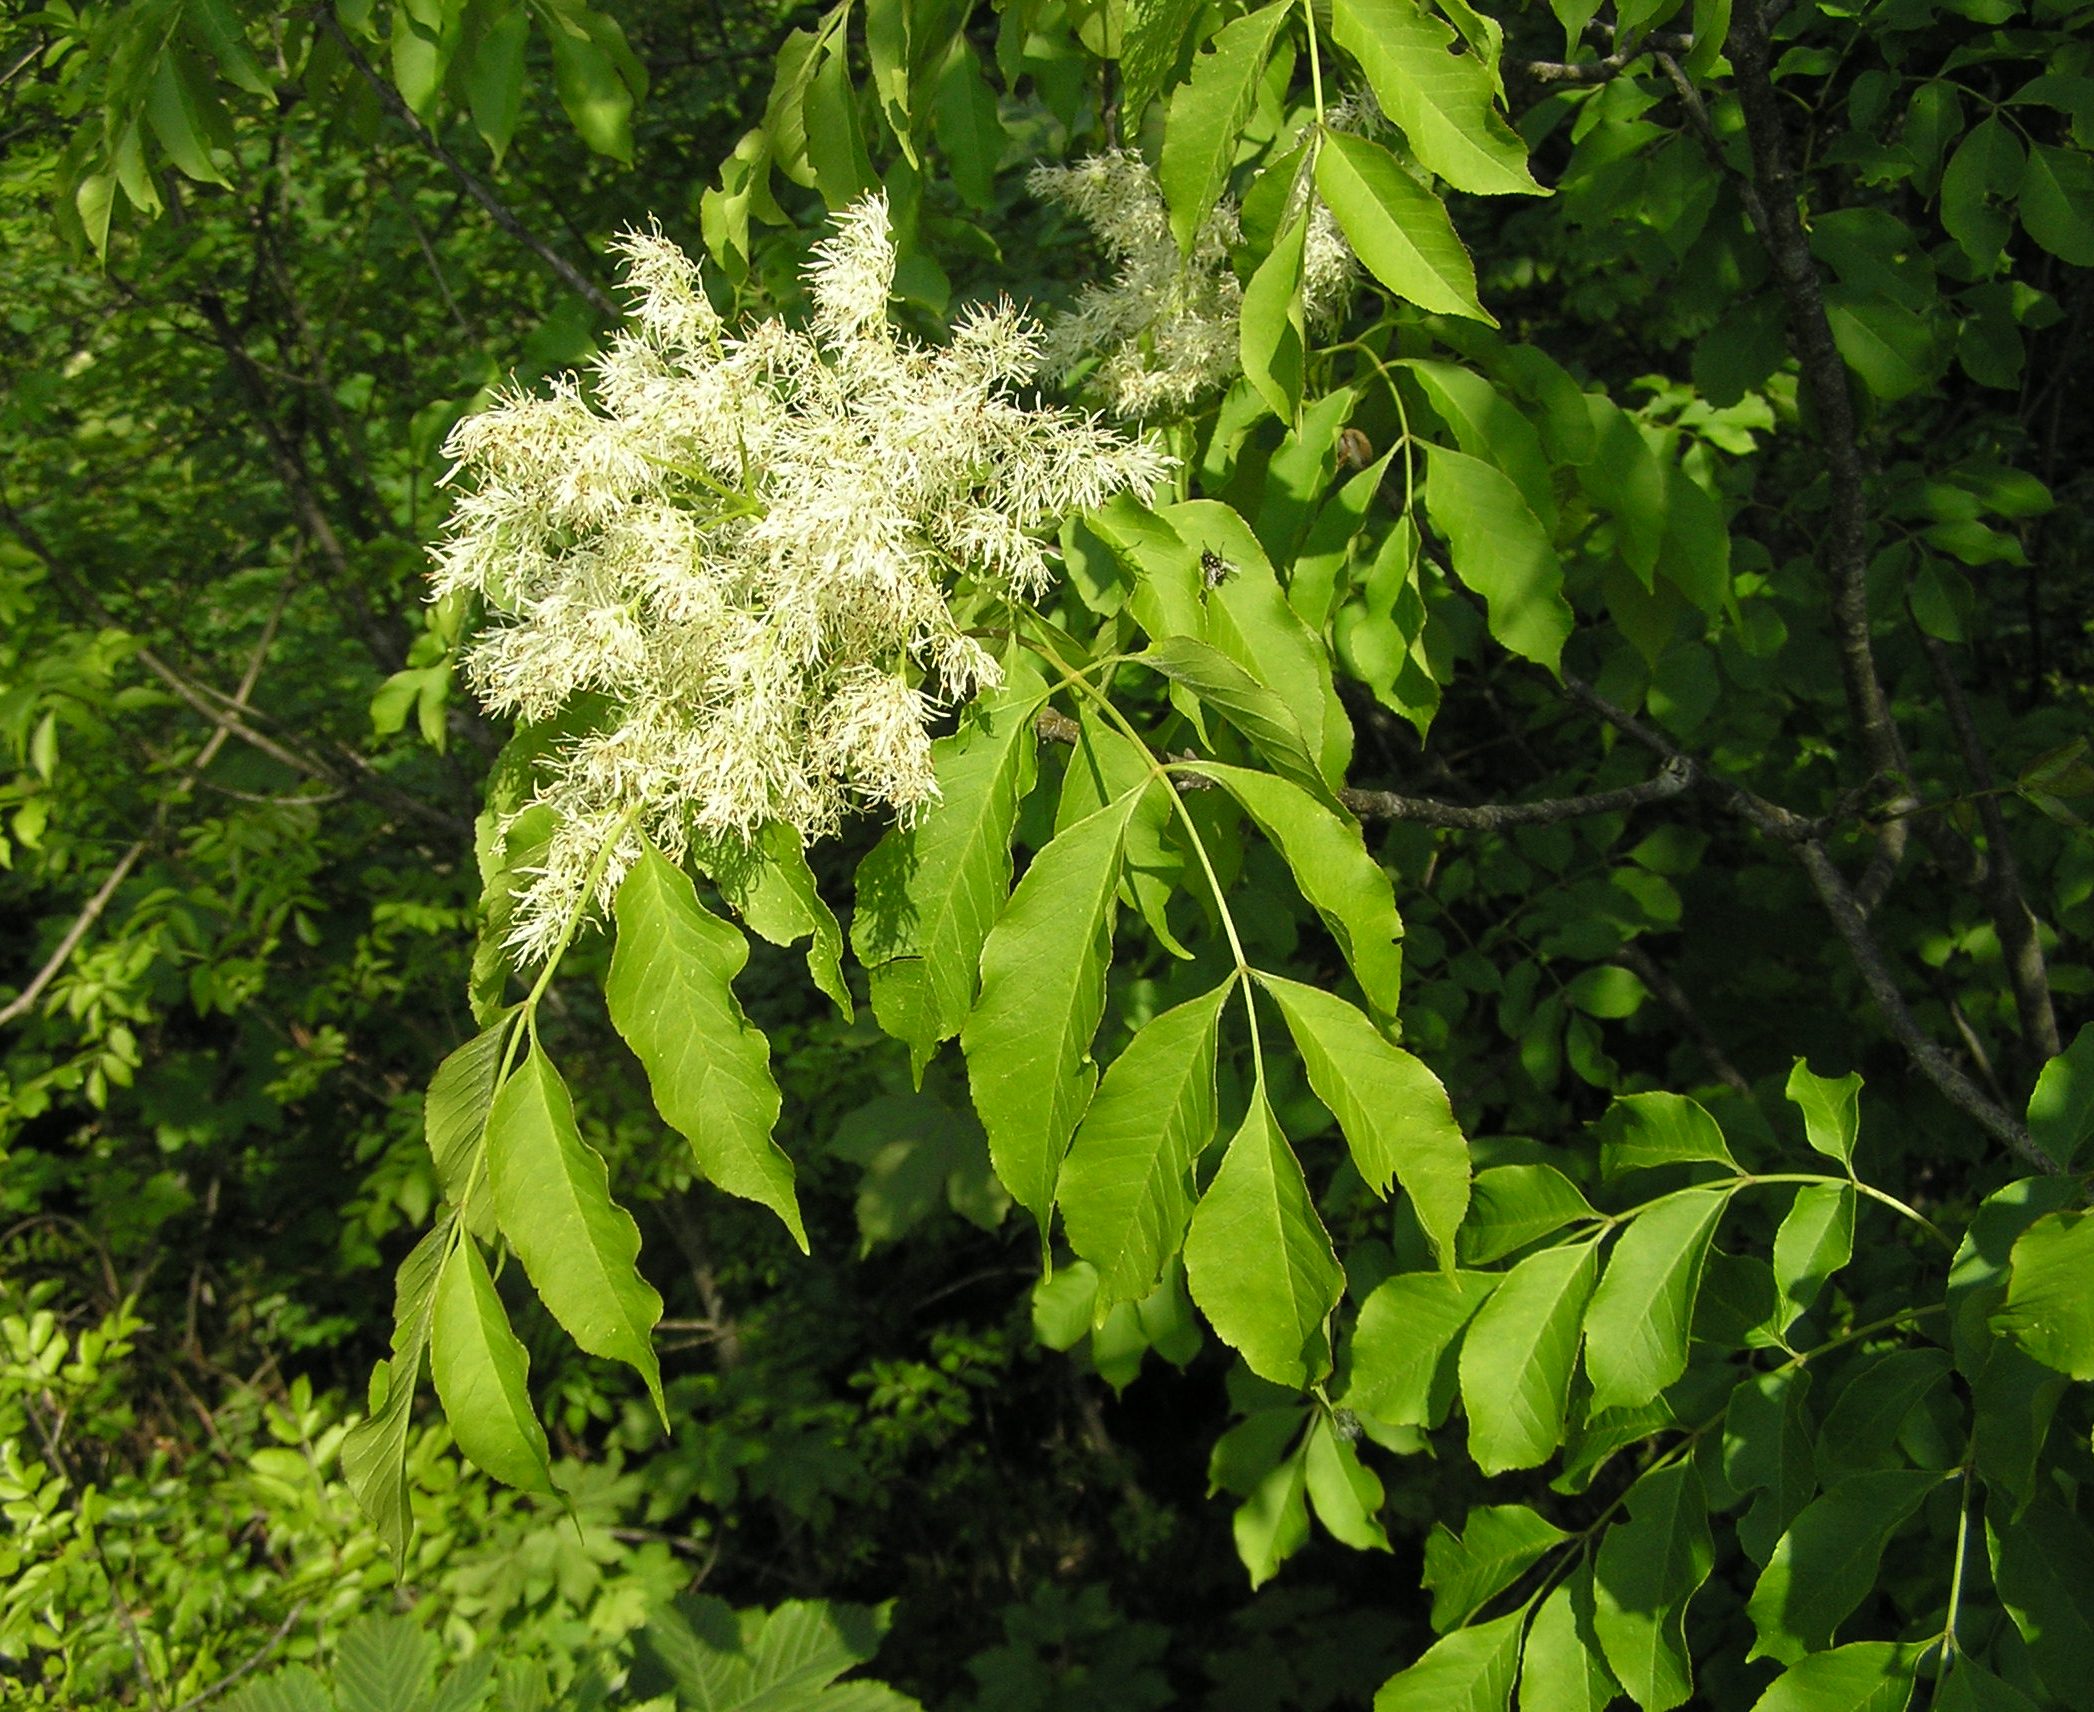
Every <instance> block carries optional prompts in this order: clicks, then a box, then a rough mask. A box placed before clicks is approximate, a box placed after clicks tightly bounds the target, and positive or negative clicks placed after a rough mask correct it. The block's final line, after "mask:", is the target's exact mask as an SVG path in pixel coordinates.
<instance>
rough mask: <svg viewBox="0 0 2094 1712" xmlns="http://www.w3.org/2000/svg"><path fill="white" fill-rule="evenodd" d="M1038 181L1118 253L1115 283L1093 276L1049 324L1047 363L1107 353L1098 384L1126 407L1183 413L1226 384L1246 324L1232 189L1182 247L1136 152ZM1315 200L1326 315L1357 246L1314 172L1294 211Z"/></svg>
mask: <svg viewBox="0 0 2094 1712" xmlns="http://www.w3.org/2000/svg"><path fill="white" fill-rule="evenodd" d="M1027 182H1028V184H1029V186H1030V188H1031V190H1032V193H1033V194H1034V195H1035V196H1039V197H1044V198H1046V199H1047V200H1048V201H1051V202H1059V203H1060V204H1061V205H1062V206H1063V207H1065V208H1067V209H1068V210H1069V211H1070V212H1071V213H1073V214H1075V215H1077V216H1078V217H1079V218H1081V219H1082V220H1083V222H1084V223H1085V224H1086V225H1088V226H1089V227H1090V228H1091V231H1092V232H1093V234H1094V235H1095V236H1096V237H1097V240H1098V244H1099V247H1100V248H1102V249H1103V250H1104V251H1105V253H1106V255H1107V256H1109V257H1110V258H1111V259H1112V261H1113V262H1114V263H1115V264H1116V272H1115V273H1114V275H1113V278H1112V280H1111V281H1110V282H1109V283H1108V284H1105V285H1091V286H1086V287H1085V288H1084V290H1083V291H1082V292H1080V293H1079V294H1078V296H1077V299H1076V303H1075V306H1074V307H1073V308H1072V309H1070V311H1069V312H1068V313H1067V314H1065V315H1062V316H1060V317H1058V318H1057V319H1056V320H1055V321H1054V322H1053V323H1052V324H1051V325H1050V326H1049V328H1048V330H1047V338H1046V343H1045V346H1044V348H1043V352H1042V355H1043V359H1044V362H1045V365H1046V367H1047V369H1048V371H1049V372H1050V373H1052V374H1054V375H1056V376H1058V377H1060V378H1061V379H1063V380H1067V379H1068V378H1069V377H1070V376H1071V375H1073V374H1074V373H1075V371H1076V370H1077V369H1079V368H1080V367H1081V366H1082V365H1083V364H1084V363H1085V362H1087V361H1090V360H1091V359H1093V358H1095V359H1097V368H1096V370H1095V371H1094V372H1093V373H1092V375H1091V377H1090V382H1091V385H1092V386H1093V387H1095V388H1096V390H1097V392H1098V395H1099V396H1100V397H1101V398H1103V399H1104V401H1105V404H1106V408H1107V409H1108V410H1110V411H1111V412H1112V414H1113V415H1115V416H1119V417H1137V416H1149V415H1155V414H1164V415H1170V414H1175V413H1179V412H1183V411H1186V410H1189V409H1191V408H1192V406H1193V405H1194V404H1196V403H1197V402H1198V401H1199V400H1200V399H1201V398H1202V397H1203V396H1205V395H1206V394H1208V393H1210V392H1216V391H1219V390H1220V389H1221V388H1222V387H1225V386H1227V385H1228V384H1229V382H1230V380H1231V379H1232V378H1233V377H1234V376H1235V374H1236V372H1237V370H1238V368H1239V366H1240V355H1239V352H1240V340H1241V336H1242V323H1243V287H1242V285H1241V283H1240V282H1239V281H1238V280H1237V278H1236V275H1235V272H1234V271H1233V270H1232V269H1231V268H1230V266H1229V250H1230V247H1231V246H1232V245H1233V244H1235V243H1236V242H1238V240H1239V239H1240V238H1241V236H1242V230H1241V224H1240V216H1239V213H1238V210H1237V206H1236V204H1235V202H1234V201H1232V200H1231V199H1230V198H1228V197H1226V196H1224V197H1223V198H1221V200H1220V201H1219V202H1217V203H1216V204H1215V207H1214V211H1213V212H1212V213H1211V214H1209V215H1208V216H1207V219H1206V221H1205V223H1204V224H1203V225H1202V226H1201V227H1200V230H1199V231H1198V233H1197V234H1195V236H1194V239H1193V246H1192V254H1191V255H1190V256H1181V255H1180V254H1179V252H1178V244H1177V240H1176V239H1175V238H1173V237H1172V236H1171V224H1170V212H1169V210H1168V208H1167V207H1166V206H1165V204H1164V200H1163V191H1162V189H1161V188H1160V187H1159V186H1158V184H1157V182H1156V175H1155V174H1154V173H1153V172H1151V171H1150V169H1149V166H1148V163H1147V162H1146V161H1144V160H1143V159H1142V158H1141V156H1139V155H1137V154H1134V153H1132V152H1130V151H1128V150H1126V149H1109V150H1107V151H1106V152H1105V153H1103V154H1096V155H1090V156H1087V157H1086V158H1085V159H1083V160H1080V161H1078V162H1076V163H1075V164H1074V165H1073V166H1043V167H1036V168H1034V169H1033V172H1032V175H1031V177H1030V178H1029V179H1028V181H1027ZM1304 200H1306V201H1308V203H1309V230H1308V239H1307V244H1306V247H1305V250H1304V254H1303V261H1302V300H1303V306H1304V308H1305V310H1306V312H1307V315H1308V318H1309V321H1310V322H1311V324H1312V325H1316V324H1323V323H1327V322H1329V321H1331V320H1333V319H1335V318H1336V316H1337V315H1338V314H1339V313H1340V312H1341V311H1342V310H1343V308H1344V304H1345V299H1346V295H1347V293H1348V292H1349V291H1350V289H1351V286H1352V274H1353V257H1352V251H1351V249H1350V248H1349V247H1348V246H1347V244H1346V242H1345V239H1344V237H1343V235H1342V234H1341V233H1340V232H1339V230H1338V224H1337V222H1336V221H1335V220H1334V219H1332V218H1331V213H1330V210H1329V209H1327V208H1325V207H1324V206H1323V204H1322V202H1320V201H1318V200H1316V199H1315V195H1314V191H1313V189H1312V188H1311V186H1310V185H1309V182H1308V178H1307V174H1306V173H1304V174H1303V176H1302V178H1301V179H1300V180H1299V181H1298V182H1297V183H1296V184H1295V186H1294V187H1293V190H1292V192H1291V196H1290V201H1289V203H1288V208H1287V216H1286V217H1287V218H1288V219H1289V220H1291V219H1292V218H1293V217H1294V215H1295V214H1296V213H1297V212H1299V210H1300V209H1301V207H1302V204H1303V202H1304Z"/></svg>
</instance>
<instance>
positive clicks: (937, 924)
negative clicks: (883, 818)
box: [851, 664, 1047, 1077]
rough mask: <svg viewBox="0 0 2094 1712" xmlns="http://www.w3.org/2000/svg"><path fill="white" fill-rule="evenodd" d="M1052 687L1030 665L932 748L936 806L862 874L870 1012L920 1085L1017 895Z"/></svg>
mask: <svg viewBox="0 0 2094 1712" xmlns="http://www.w3.org/2000/svg"><path fill="white" fill-rule="evenodd" d="M1046 695H1047V690H1046V686H1045V685H1044V684H1043V683H1042V682H1041V681H1040V678H1039V675H1038V673H1037V672H1035V671H1034V670H1033V669H1032V667H1031V666H1030V664H1024V665H1019V666H1015V667H1013V668H1012V669H1011V671H1010V673H1009V675H1008V678H1007V680H1006V682H1005V684H1004V687H1003V688H1002V689H1001V690H999V691H997V692H996V693H995V694H993V695H990V696H985V697H984V698H983V699H982V700H981V701H979V702H977V703H976V704H975V717H974V718H973V719H972V720H971V721H970V722H969V723H967V724H966V725H964V726H963V727H962V728H961V730H960V731H959V732H958V733H957V734H956V735H954V736H951V737H943V738H940V739H939V740H938V741H937V742H936V743H934V744H933V745H932V746H931V758H932V762H933V764H934V765H935V767H936V768H937V774H938V790H939V796H940V800H939V803H938V806H937V807H936V808H934V809H932V810H931V812H930V813H929V814H927V815H925V816H924V818H923V819H922V820H921V821H919V822H918V823H917V824H916V825H915V826H913V827H906V828H905V827H901V826H895V827H891V828H889V829H888V831H887V833H886V835H885V836H884V837H883V838H882V839H881V840H880V842H879V843H878V844H876V845H874V846H873V849H872V853H871V854H870V855H868V856H867V857H866V858H865V860H864V861H863V862H861V863H860V864H859V865H858V881H857V907H856V909H855V910H854V911H853V913H852V916H851V949H852V951H853V952H854V953H855V954H856V956H857V958H858V961H859V962H860V963H862V964H864V965H865V967H866V970H867V972H868V975H869V976H870V979H871V985H872V1006H873V1015H874V1017H875V1018H876V1019H877V1020H878V1022H879V1024H880V1026H881V1027H882V1028H883V1029H885V1030H886V1031H887V1032H888V1033H889V1034H891V1035H893V1036H894V1037H895V1038H896V1039H897V1040H901V1041H905V1042H906V1043H907V1044H908V1047H909V1054H910V1058H911V1060H912V1062H913V1063H914V1065H915V1067H916V1072H917V1075H918V1076H919V1077H921V1075H922V1073H923V1066H924V1065H925V1064H926V1063H928V1062H929V1060H930V1056H931V1054H932V1053H933V1052H935V1051H936V1050H937V1049H938V1044H939V1042H940V1041H944V1040H950V1039H951V1038H952V1037H953V1036H954V1035H956V1034H958V1033H959V1032H960V1025H961V1024H962V1023H963V1022H965V1021H966V1018H967V1011H968V1007H969V1006H970V1005H972V1004H973V1002H974V986H975V971H976V969H977V967H978V966H979V964H980V962H981V953H982V942H983V941H984V940H985V939H987V938H988V936H989V929H990V927H991V925H992V924H993V923H994V922H995V920H996V915H997V912H998V911H999V910H1000V909H1002V908H1003V905H1004V901H1005V900H1006V899H1007V898H1008V897H1009V896H1010V894H1011V831H1012V828H1013V827H1014V826H1015V825H1016V824H1017V820H1018V804H1019V802H1020V801H1021V800H1023V798H1024V796H1025V793H1026V792H1027V791H1029V790H1030V789H1031V788H1032V781H1033V752H1034V741H1035V740H1034V734H1033V715H1034V713H1036V712H1037V711H1038V709H1039V705H1040V703H1041V702H1042V701H1044V700H1045V699H1046Z"/></svg>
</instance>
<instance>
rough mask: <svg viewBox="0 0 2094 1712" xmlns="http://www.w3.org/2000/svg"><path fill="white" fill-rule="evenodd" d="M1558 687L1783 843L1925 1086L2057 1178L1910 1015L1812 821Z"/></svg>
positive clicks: (1587, 694)
mask: <svg viewBox="0 0 2094 1712" xmlns="http://www.w3.org/2000/svg"><path fill="white" fill-rule="evenodd" d="M1563 687H1564V688H1565V689H1566V690H1567V691H1569V693H1570V695H1571V698H1572V699H1573V700H1575V701H1577V702H1579V703H1580V704H1581V705H1583V706H1584V707H1586V708H1588V709H1589V710H1591V711H1592V712H1593V713H1595V714H1597V715H1598V716H1599V717H1600V718H1601V719H1603V720H1605V721H1606V722H1607V723H1608V724H1609V725H1611V726H1613V727H1614V728H1615V729H1616V730H1617V731H1619V732H1621V733H1622V735H1623V736H1625V737H1628V738H1630V739H1632V740H1633V741H1634V742H1636V743H1638V744H1640V745H1641V746H1642V747H1644V748H1645V749H1648V750H1649V751H1651V753H1653V754H1655V755H1657V756H1659V757H1660V758H1661V759H1663V760H1664V761H1665V762H1666V763H1667V764H1668V765H1677V766H1681V767H1684V768H1686V769H1687V771H1688V775H1689V777H1690V778H1691V779H1692V780H1693V781H1694V783H1696V784H1697V785H1700V786H1702V787H1704V788H1705V789H1707V790H1708V792H1709V793H1710V794H1711V795H1712V796H1714V797H1715V798H1716V799H1717V800H1718V801H1719V802H1721V803H1723V804H1724V806H1725V807H1726V808H1728V809H1729V810H1730V811H1731V812H1732V813H1734V814H1736V815H1737V816H1738V817H1739V818H1740V819H1742V820H1744V821H1745V822H1746V823H1747V824H1748V825H1750V826H1752V827H1753V828H1754V829H1755V830H1757V831H1759V832H1761V833H1763V834H1765V835H1766V836H1767V837H1769V838H1772V839H1775V840H1777V841H1778V842H1780V843H1782V844H1785V845H1787V846H1788V847H1789V849H1790V850H1791V851H1792V852H1793V853H1794V854H1795V857H1796V860H1797V862H1798V863H1799V864H1800V865H1801V866H1802V869H1803V872H1804V874H1805V876H1806V877H1807V878H1808V879H1809V880H1810V883H1811V889H1812V890H1813V891H1815V892H1816V893H1817V894H1818V902H1819V903H1820V905H1822V906H1823V908H1824V910H1825V913H1826V915H1827V917H1828V918H1829V919H1830V920H1831V922H1832V925H1833V928H1834V930H1835V931H1836V932H1837V933H1838V934H1839V936H1840V938H1841V940H1842V941H1843V942H1844V943H1845V944H1846V947H1847V951H1848V954H1849V955H1850V956H1851V957H1852V958H1853V960H1854V966H1855V968H1856V970H1857V971H1858V972H1859V973H1860V975H1861V979H1862V984H1863V985H1864V986H1866V987H1867V988H1868V990H1869V996H1870V997H1871V998H1873V999H1874V1000H1875V1001H1876V1007H1877V1009H1878V1010H1880V1011H1881V1012H1882V1013H1883V1018H1884V1021H1885V1022H1887V1023H1888V1024H1889V1025H1890V1031H1891V1033H1892V1034H1893V1035H1895V1036H1896V1037H1897V1040H1898V1043H1899V1045H1901V1046H1903V1047H1904V1048H1905V1052H1906V1056H1907V1057H1909V1058H1910V1059H1911V1060H1912V1062H1913V1064H1914V1066H1915V1067H1916V1068H1917V1069H1918V1070H1919V1072H1920V1074H1921V1075H1923V1076H1925V1077H1926V1078H1927V1080H1928V1081H1930V1082H1932V1083H1933V1084H1934V1086H1935V1087H1936V1088H1937V1089H1938V1090H1939V1091H1940V1092H1941V1094H1942V1096H1943V1097H1944V1098H1945V1099H1947V1100H1948V1101H1949V1103H1950V1104H1951V1105H1953V1106H1955V1107H1956V1108H1957V1110H1959V1111H1961V1112H1963V1113H1964V1114H1965V1115H1966V1116H1967V1117H1969V1118H1970V1119H1972V1121H1974V1122H1975V1123H1977V1124H1978V1125H1979V1127H1980V1128H1982V1129H1983V1130H1984V1131H1985V1132H1986V1134H1988V1135H1990V1136H1991V1137H1992V1138H1993V1139H1994V1140H1996V1141H1998V1142H2000V1143H2001V1144H2002V1145H2004V1146H2005V1147H2007V1148H2008V1149H2009V1150H2010V1151H2011V1152H2013V1153H2014V1154H2016V1155H2017V1156H2018V1157H2019V1158H2021V1159H2022V1160H2023V1161H2024V1162H2026V1163H2027V1164H2028V1165H2029V1166H2031V1167H2032V1168H2034V1169H2035V1170H2038V1171H2042V1172H2046V1173H2055V1172H2056V1170H2057V1168H2058V1167H2057V1164H2056V1162H2055V1161H2054V1160H2052V1159H2051V1158H2050V1156H2049V1155H2047V1154H2046V1153H2045V1152H2044V1151H2043V1150H2042V1149H2041V1148H2040V1147H2038V1146H2037V1145H2036V1143H2035V1141H2034V1140H2033V1139H2032V1138H2031V1137H2030V1135H2029V1132H2028V1129H2027V1127H2026V1126H2025V1125H2023V1124H2022V1123H2021V1122H2019V1121H2018V1120H2017V1119H2016V1118H2015V1117H2014V1115H2013V1114H2012V1113H2011V1112H2009V1111H2008V1110H2006V1108H2005V1107H2003V1106H2002V1105H2000V1103H1999V1102H1998V1101H1996V1100H1994V1099H1993V1098H1992V1097H1991V1096H1990V1095H1989V1094H1987V1093H1986V1092H1985V1090H1984V1089H1982V1088H1980V1087H1979V1086H1978V1085H1977V1083H1976V1082H1974V1081H1973V1080H1972V1079H1971V1078H1970V1076H1969V1075H1968V1074H1966V1073H1965V1071H1964V1069H1963V1067H1962V1066H1961V1065H1959V1064H1958V1063H1957V1062H1956V1061H1955V1060H1954V1059H1953V1058H1951V1057H1950V1056H1949V1055H1948V1054H1947V1053H1946V1052H1944V1051H1943V1050H1942V1048H1941V1046H1940V1044H1939V1043H1938V1042H1937V1041H1935V1040H1934V1038H1933V1037H1932V1036H1931V1035H1929V1034H1928V1033H1927V1031H1926V1030H1925V1029H1924V1028H1922V1027H1921V1026H1920V1022H1919V1018H1917V1017H1916V1016H1914V1015H1913V1014H1912V1007H1911V1006H1910V1005H1909V1004H1907V1003H1906V1002H1905V995H1904V994H1903V992H1901V991H1900V990H1899V987H1898V981H1897V977H1896V975H1895V974H1894V973H1892V970H1891V966H1890V960H1889V958H1888V957H1887V956H1886V955H1885V954H1884V951H1883V947H1882V946H1881V945H1879V944H1878V943H1877V941H1876V937H1875V935H1874V934H1873V933H1872V932H1871V931H1870V928H1869V917H1868V911H1867V910H1866V909H1865V908H1863V906H1862V903H1861V900H1860V899H1859V898H1858V897H1857V896H1856V894H1855V891H1854V888H1853V887H1852V886H1850V885H1848V883H1847V878H1846V876H1845V875H1844V874H1842V873H1841V872H1840V869H1839V864H1838V863H1836V862H1834V861H1833V859H1832V857H1831V855H1830V854H1829V853H1828V852H1827V851H1826V849H1825V845H1824V841H1823V831H1822V827H1821V825H1820V823H1819V822H1817V821H1813V820H1809V819H1807V818H1805V817H1804V816H1802V815H1799V814H1796V813H1795V812H1793V811H1792V810H1790V809H1786V808H1783V807H1782V806H1781V805H1780V804H1779V803H1775V802H1770V801H1769V800H1768V799H1767V798H1765V797H1763V796H1761V795H1759V794H1758V793H1757V792H1756V791H1751V790H1748V789H1746V788H1745V787H1744V786H1743V785H1740V784H1738V783H1737V782H1735V781H1734V780H1730V779H1725V778H1723V777H1721V776H1720V775H1718V774H1715V773H1712V772H1710V771H1709V770H1708V768H1706V767H1705V766H1703V765H1702V764H1701V762H1700V761H1698V760H1696V759H1695V758H1694V757H1693V756H1691V755H1689V754H1688V753H1687V752H1686V751H1685V750H1683V749H1681V748H1680V747H1679V745H1678V744H1676V743H1674V742H1673V741H1672V740H1671V739H1670V738H1668V737H1666V736H1665V735H1664V734H1663V733H1662V732H1660V731H1659V730H1658V729H1657V728H1656V727H1655V726H1651V725H1647V724H1645V723H1644V722H1643V721H1642V720H1640V719H1638V718H1636V717H1635V715H1633V714H1631V713H1629V712H1628V711H1627V710H1625V709H1623V708H1620V707H1617V706H1616V705H1615V704H1614V703H1613V702H1611V701H1609V700H1607V698H1606V697H1604V696H1602V695H1601V694H1600V693H1599V692H1598V691H1597V690H1595V689H1594V688H1593V687H1592V686H1591V685H1590V684H1588V683H1586V682H1585V681H1584V680H1583V679H1581V678H1579V677H1577V676H1575V675H1574V674H1572V673H1569V672H1566V673H1564V674H1563Z"/></svg>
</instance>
